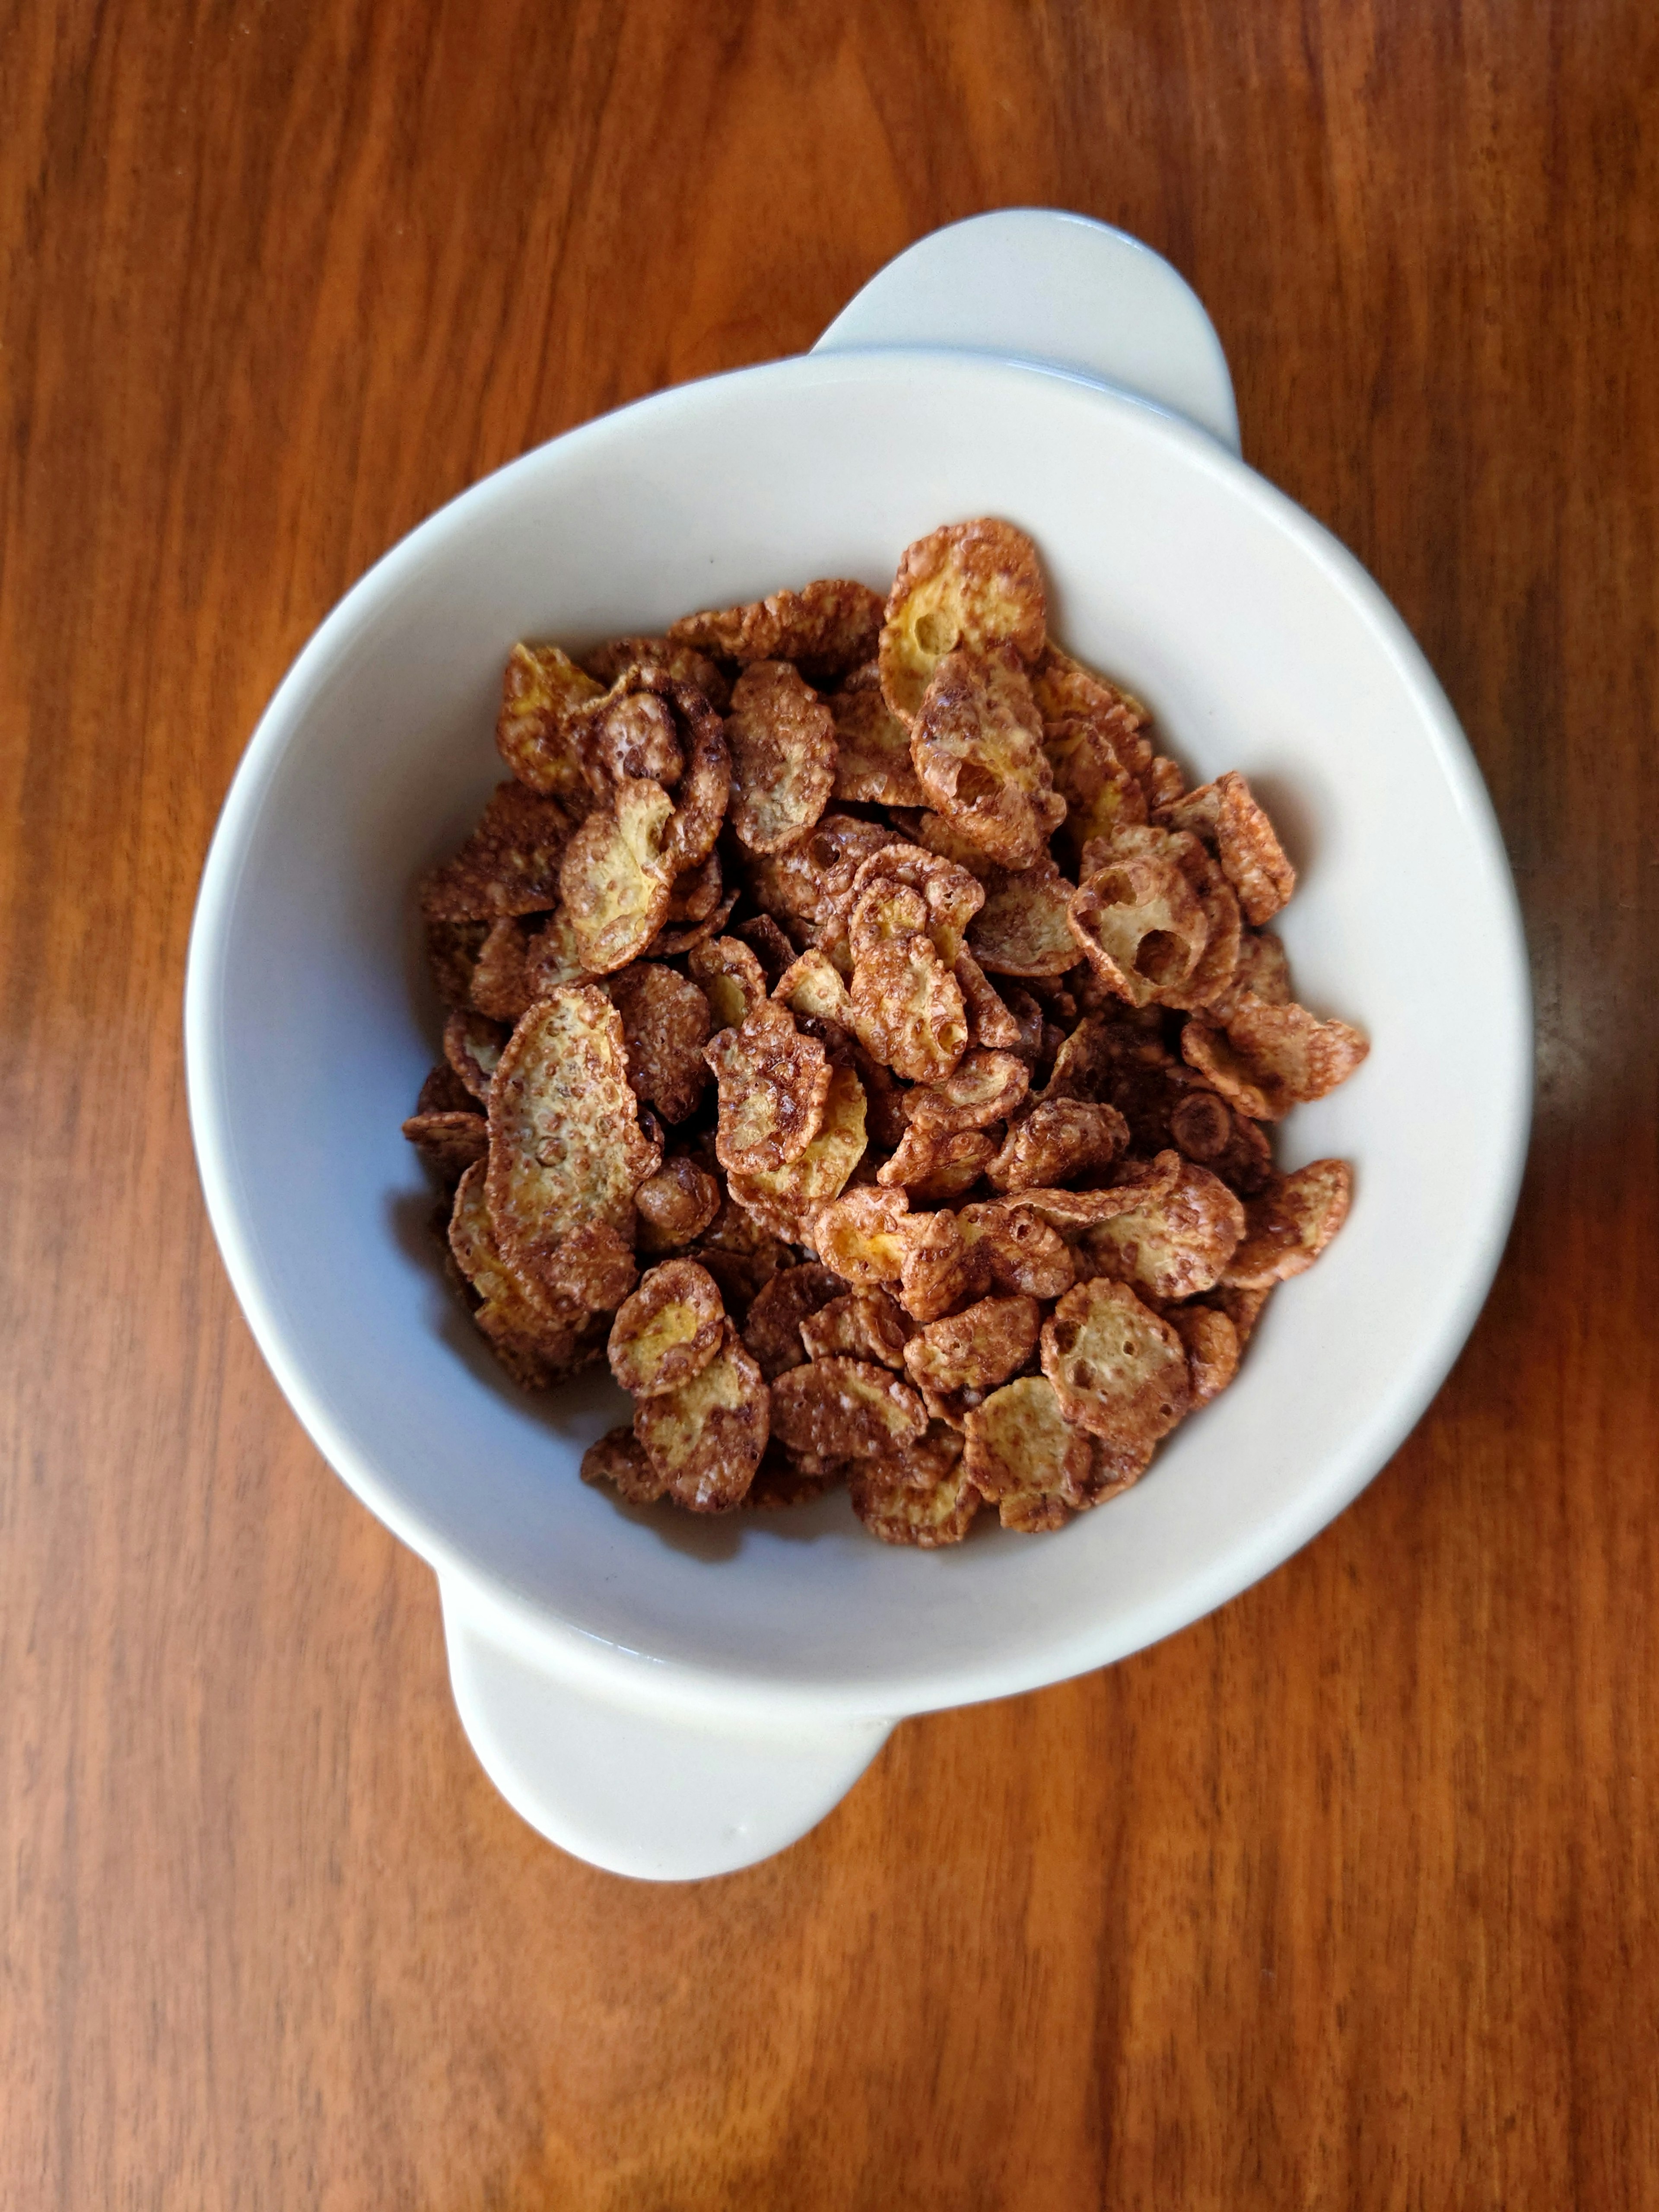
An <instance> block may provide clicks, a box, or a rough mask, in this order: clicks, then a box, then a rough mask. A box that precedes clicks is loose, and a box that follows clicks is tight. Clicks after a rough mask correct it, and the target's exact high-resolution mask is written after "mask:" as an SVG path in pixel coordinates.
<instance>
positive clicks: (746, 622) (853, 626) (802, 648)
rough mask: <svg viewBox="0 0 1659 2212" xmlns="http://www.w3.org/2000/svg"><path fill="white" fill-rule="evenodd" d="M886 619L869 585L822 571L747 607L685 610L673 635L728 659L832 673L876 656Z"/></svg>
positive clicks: (821, 673)
mask: <svg viewBox="0 0 1659 2212" xmlns="http://www.w3.org/2000/svg"><path fill="white" fill-rule="evenodd" d="M881 620H882V603H881V599H880V598H879V596H878V594H877V593H876V592H872V590H871V589H870V587H869V586H868V585H867V584H860V583H854V582H853V581H852V580H850V579H849V578H847V577H844V576H821V577H818V578H817V579H815V580H814V581H813V582H811V583H810V584H807V585H805V586H803V587H802V589H801V590H799V592H789V591H784V592H772V593H771V594H770V595H769V597H768V598H766V599H757V600H754V601H752V602H751V603H750V605H746V606H740V607H726V608H725V609H723V610H721V611H708V612H705V613H701V614H694V615H683V616H682V617H680V619H679V621H678V622H677V623H673V624H672V625H671V628H670V629H669V633H668V635H669V636H670V637H671V639H674V640H676V641H678V642H680V643H683V644H686V645H691V646H696V647H698V648H699V649H700V650H702V652H704V653H716V654H718V655H719V657H720V659H722V660H738V661H743V662H745V663H749V662H753V661H757V660H793V661H797V662H799V663H800V664H801V665H803V666H804V667H808V668H811V670H812V671H813V672H814V673H815V674H816V675H818V676H823V677H830V676H838V675H841V674H842V673H844V672H845V671H847V670H848V669H852V668H856V667H858V666H859V665H860V663H862V662H864V661H866V660H868V659H871V658H872V655H873V654H874V653H875V650H876V641H877V639H878V637H879V635H880V634H881Z"/></svg>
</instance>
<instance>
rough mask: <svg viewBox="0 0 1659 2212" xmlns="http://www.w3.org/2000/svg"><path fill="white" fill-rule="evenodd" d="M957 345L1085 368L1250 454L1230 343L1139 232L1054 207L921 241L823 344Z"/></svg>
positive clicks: (1007, 211)
mask: <svg viewBox="0 0 1659 2212" xmlns="http://www.w3.org/2000/svg"><path fill="white" fill-rule="evenodd" d="M899 345H902V346H915V345H927V346H949V347H951V348H953V349H961V350H964V351H969V352H974V353H994V354H1000V355H1004V356H1012V357H1014V358H1016V359H1018V360H1022V361H1035V362H1042V364H1044V365H1045V366H1047V367H1048V368H1063V369H1066V370H1068V371H1070V372H1071V373H1072V374H1073V375H1078V376H1085V377H1087V378H1088V379H1089V380H1091V382H1092V383H1096V384H1109V385H1111V386H1114V387H1115V389H1116V390H1118V391H1120V392H1127V394H1128V395H1129V396H1130V397H1131V398H1135V399H1143V400H1147V401H1150V402H1151V403H1152V405H1153V406H1155V407H1160V408H1163V409H1164V410H1167V411H1168V412H1170V413H1171V414H1175V415H1181V416H1185V418H1186V419H1187V420H1188V422H1195V423H1197V425H1198V426H1199V428H1200V429H1202V430H1207V431H1208V432H1209V434H1210V435H1211V436H1212V438H1217V439H1218V440H1219V441H1220V442H1221V443H1222V444H1223V445H1224V446H1225V447H1228V449H1229V450H1230V451H1231V452H1232V453H1237V451H1238V409H1237V404H1235V402H1234V399H1233V385H1232V379H1231V376H1230V375H1229V374H1228V373H1227V357H1226V356H1225V354H1224V353H1223V351H1222V350H1221V341H1220V339H1219V338H1218V337H1217V336H1216V334H1215V330H1214V326H1213V325H1212V323H1211V321H1210V319H1209V317H1208V316H1207V315H1206V313H1205V312H1204V308H1203V305H1202V302H1201V301H1200V299H1199V296H1198V295H1197V293H1196V292H1194V290H1193V289H1192V286H1191V285H1190V284H1188V282H1187V280H1186V279H1185V277H1183V276H1179V275H1177V273H1176V270H1173V269H1172V268H1171V267H1170V264H1169V263H1168V262H1167V261H1165V260H1164V258H1163V257H1162V256H1161V255H1160V254H1157V253H1154V252H1152V248H1151V247H1150V246H1143V245H1142V244H1141V243H1140V240H1139V239H1138V238H1131V237H1130V236H1129V234H1128V233H1127V231H1122V230H1114V229H1113V228H1111V226H1110V225H1109V223H1103V222H1091V220H1090V219H1089V217H1088V216H1080V215H1066V214H1062V213H1061V212H1060V210H1058V209H1055V208H999V209H998V210H996V211H995V212H994V214H991V215H976V216H970V217H969V220H968V221H967V222H955V223H951V225H950V226H949V228H947V229H945V230H936V231H933V232H932V233H931V234H929V235H928V236H927V237H926V238H923V239H919V240H917V241H916V243H915V245H914V246H908V247H907V248H906V250H905V251H904V252H902V253H901V254H900V255H899V256H898V258H897V259H896V260H894V261H890V262H889V263H888V264H887V266H886V267H885V268H884V269H883V270H878V272H877V274H876V275H875V276H872V278H871V279H870V282H869V283H867V284H866V286H865V288H864V289H863V290H862V291H861V292H860V293H859V295H857V297H856V298H855V299H854V300H852V301H849V302H848V305H847V306H846V307H843V308H842V311H841V313H840V314H838V315H837V316H836V319H835V321H834V322H833V323H831V324H830V325H829V329H828V330H827V331H825V332H824V333H823V337H821V338H820V339H819V340H818V342H817V344H816V345H815V346H814V347H813V349H812V350H813V352H814V353H835V352H839V351H841V350H843V349H848V348H851V347H860V348H862V347H868V346H899Z"/></svg>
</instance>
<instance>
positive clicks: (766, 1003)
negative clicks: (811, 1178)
mask: <svg viewBox="0 0 1659 2212" xmlns="http://www.w3.org/2000/svg"><path fill="white" fill-rule="evenodd" d="M703 1056H704V1058H705V1059H706V1060H708V1065H709V1066H710V1067H712V1068H713V1069H714V1081H715V1083H716V1085H718V1086H719V1090H720V1121H719V1125H718V1128H717V1131H716V1134H715V1138H714V1152H715V1156H716V1157H717V1158H718V1159H719V1161H720V1165H721V1166H722V1167H723V1168H724V1169H725V1170H726V1172H727V1174H728V1175H730V1174H742V1175H751V1176H752V1175H758V1174H762V1173H764V1172H766V1171H768V1170H772V1169H775V1168H783V1167H787V1166H789V1165H790V1164H791V1163H792V1162H793V1161H795V1160H798V1159H799V1158H800V1157H801V1155H802V1153H803V1152H805V1150H806V1148H807V1146H809V1145H810V1144H811V1141H812V1139H813V1138H814V1137H815V1136H817V1133H818V1131H819V1130H820V1129H821V1128H822V1127H823V1118H824V1112H825V1109H826V1106H827V1104H828V1102H829V1076H830V1068H829V1060H828V1059H827V1058H826V1057H825V1054H824V1049H823V1046H822V1045H821V1044H820V1043H819V1042H818V1041H817V1038H816V1037H809V1036H802V1035H801V1033H800V1031H799V1029H797V1028H796V1026H795V1021H794V1017H793V1015H792V1014H791V1013H790V1012H789V1010H788V1008H787V1007H786V1006H779V1005H778V1004H777V1003H776V1002H775V1000H770V999H767V1000H763V1001H762V1003H761V1004H760V1005H759V1006H757V1007H756V1008H755V1009H754V1011H753V1012H751V1013H750V1014H748V1015H746V1016H745V1017H744V1020H743V1022H742V1023H741V1024H740V1025H739V1026H738V1027H737V1028H735V1029H723V1030H719V1031H717V1033H716V1034H715V1035H714V1036H713V1037H712V1038H711V1039H710V1041H709V1042H708V1044H707V1045H705V1047H704V1048H703Z"/></svg>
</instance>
